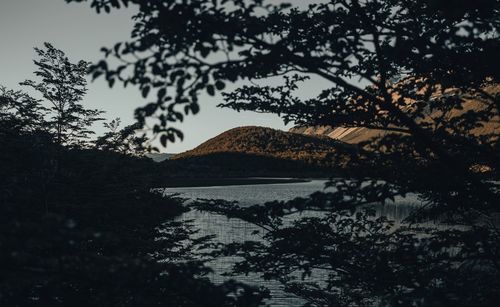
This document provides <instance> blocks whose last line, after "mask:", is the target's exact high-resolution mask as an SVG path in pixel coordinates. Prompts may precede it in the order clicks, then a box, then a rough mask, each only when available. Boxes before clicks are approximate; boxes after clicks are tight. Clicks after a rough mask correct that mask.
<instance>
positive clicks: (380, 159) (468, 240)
mask: <svg viewBox="0 0 500 307" xmlns="http://www.w3.org/2000/svg"><path fill="white" fill-rule="evenodd" d="M66 1H67V2H84V0H66ZM89 2H91V3H92V7H94V8H95V9H96V10H97V11H98V12H99V11H100V10H102V9H104V10H105V11H110V9H111V8H120V7H121V6H122V5H125V6H126V5H128V4H130V3H133V4H135V5H137V6H138V7H139V13H137V15H136V19H135V24H134V29H133V31H132V38H131V40H130V41H127V42H123V43H118V44H116V45H115V46H114V47H113V48H109V49H105V50H104V53H105V56H106V57H108V56H113V57H114V58H116V59H119V60H120V61H119V64H117V65H116V66H113V67H112V66H111V65H110V62H111V61H106V60H103V61H101V62H99V63H97V64H96V65H94V66H93V67H92V74H93V76H94V78H97V77H99V76H101V75H103V76H105V78H106V79H107V80H108V82H110V84H111V85H112V84H113V83H114V82H115V81H116V80H119V81H121V82H123V83H124V84H125V85H127V84H133V85H136V86H138V88H139V89H140V91H141V92H142V95H143V96H144V97H145V98H147V97H150V95H149V93H150V92H152V91H154V92H156V95H155V96H154V98H153V101H152V102H151V103H149V104H147V105H146V106H144V107H140V108H138V109H137V110H136V117H137V119H138V120H139V122H140V123H144V122H145V120H146V118H149V117H154V118H157V119H158V123H157V124H156V125H155V126H154V127H153V129H152V130H153V132H154V133H156V134H166V135H167V136H168V137H167V139H171V138H172V136H174V135H175V134H176V133H177V130H176V129H174V128H173V127H170V124H171V123H175V122H178V121H182V120H183V118H184V115H188V114H190V113H192V114H196V113H197V112H198V111H199V101H198V96H199V94H200V93H202V92H205V91H206V92H207V93H208V94H209V95H215V94H216V92H218V91H222V90H224V88H225V86H226V83H228V82H236V81H241V80H250V81H254V80H259V79H265V78H270V77H280V76H283V78H284V82H283V84H282V85H280V86H274V87H272V86H255V85H252V86H241V87H239V88H238V89H236V90H235V91H233V92H231V93H226V94H225V95H224V98H225V103H223V104H222V106H225V107H230V108H233V109H236V110H255V111H259V112H271V113H276V114H279V115H281V116H282V117H283V118H284V120H285V121H288V122H294V123H295V124H297V125H332V126H342V127H363V128H367V129H376V130H382V131H384V133H383V134H382V135H380V136H379V137H377V138H375V139H372V140H368V141H367V142H366V143H364V144H360V146H361V147H362V149H363V151H362V154H360V155H359V156H353V158H352V160H351V168H352V175H351V176H352V178H349V179H334V180H332V181H331V182H330V185H333V186H335V187H336V191H334V192H330V193H320V194H318V195H315V196H312V197H311V198H308V199H298V200H294V201H291V202H273V203H270V204H266V205H265V206H256V207H252V208H235V207H234V206H229V205H228V204H225V203H209V204H208V205H200V206H199V208H201V209H203V210H208V211H215V212H218V213H224V214H227V215H229V216H233V217H239V218H242V219H245V220H247V221H250V222H252V223H255V224H257V225H260V226H262V227H263V228H264V229H265V230H266V234H265V238H266V239H267V241H266V242H265V243H264V244H260V243H255V242H254V243H245V244H242V245H238V244H237V245H235V246H232V247H231V248H230V249H229V251H228V252H230V253H233V254H236V255H242V256H244V257H245V260H244V261H243V262H242V264H241V265H240V266H239V267H237V269H238V270H239V271H242V272H249V271H254V272H261V273H262V274H263V276H264V277H266V278H273V279H277V280H280V281H281V282H283V283H284V284H285V285H286V286H287V289H288V290H289V291H292V292H294V293H297V294H299V295H301V296H302V297H304V298H306V299H308V300H309V302H310V303H311V304H313V305H343V304H344V305H365V304H370V303H372V304H373V303H381V304H382V303H384V304H387V305H410V304H419V303H421V304H423V305H428V304H430V303H432V302H438V303H441V304H443V305H448V304H454V305H458V304H462V305H473V304H476V305H491V304H494V303H495V301H496V300H497V299H498V297H499V296H500V293H499V291H498V289H499V288H500V287H499V285H500V271H499V264H498V259H499V257H498V256H499V255H498V247H499V246H500V245H499V236H498V230H497V226H496V225H495V223H494V222H492V221H491V219H492V216H493V215H494V214H496V213H497V212H498V204H497V203H498V199H499V194H498V193H499V190H498V187H497V185H496V184H495V183H493V182H492V181H489V180H487V179H488V178H490V179H491V178H497V177H498V161H500V160H499V159H498V158H499V154H498V148H499V147H498V135H497V134H498V115H499V108H500V103H499V101H500V95H499V92H500V91H499V89H498V85H497V83H498V79H499V71H500V59H499V57H498V56H496V53H497V52H498V49H499V46H500V43H499V34H498V33H499V32H498V29H499V27H500V18H498V16H499V14H500V13H499V12H500V1H498V0H482V1H467V0H459V1H454V2H453V3H451V2H449V1H444V0H423V1H410V0H388V1H376V0H363V1H361V0H345V1H344V0H331V1H322V2H320V3H315V4H311V5H309V6H307V7H305V8H298V7H293V6H291V5H289V4H287V3H286V1H283V2H278V3H276V2H271V1H269V2H268V1H263V0H256V1H243V0H221V1H217V0H216V1H195V0H187V1H167V0H165V1H156V0H145V1H142V0H141V1H139V0H126V1H123V0H122V1H119V0H117V1H107V0H89ZM311 76H314V77H318V78H323V79H325V80H327V81H329V82H331V86H329V87H328V88H326V89H324V91H322V92H321V93H320V94H318V95H317V97H314V98H312V99H308V100H304V99H300V98H299V97H297V96H296V95H295V91H296V90H297V89H298V88H299V87H300V86H302V84H304V83H303V82H304V81H306V80H307V79H308V78H310V77H311ZM478 165H479V166H484V168H483V167H479V168H478V167H477V166H478ZM478 169H479V170H481V169H484V170H488V169H489V170H490V171H489V172H486V173H478V172H477V170H478ZM408 193H414V194H416V195H418V196H419V198H420V199H421V200H422V203H423V206H422V208H421V209H420V210H416V212H414V213H413V214H412V216H410V220H411V221H413V222H416V221H422V220H425V219H437V220H439V221H440V222H441V223H446V222H449V223H453V224H457V223H459V224H465V225H467V227H468V229H467V230H466V231H444V232H435V231H434V230H426V229H421V228H418V227H412V228H410V229H404V230H398V231H396V232H392V230H391V227H387V225H386V221H384V220H383V219H381V220H377V221H376V222H374V224H373V222H371V221H370V220H369V218H368V217H366V218H365V217H363V215H361V216H360V217H359V218H358V217H357V215H355V216H352V217H351V219H345V220H344V219H342V218H339V215H340V216H342V215H343V214H344V213H345V212H348V211H346V210H355V209H356V208H358V207H359V206H361V205H366V204H373V203H375V204H377V203H382V202H384V201H386V200H390V199H394V197H396V196H405V195H407V194H408ZM305 211H320V212H322V213H323V214H324V216H322V217H321V218H313V219H311V218H298V219H297V220H296V221H295V222H294V223H293V224H292V225H291V226H288V224H286V223H285V222H286V220H287V217H290V216H293V215H294V214H295V215H296V214H297V213H302V212H305ZM353 218H354V220H353ZM339 219H341V220H342V221H339ZM337 231H340V234H338V233H337ZM414 234H418V235H420V236H422V237H416V236H415V235H414ZM451 251H457V252H456V253H455V252H451ZM367 260H368V262H367ZM270 264H271V265H270ZM406 267H408V268H410V270H408V271H407V270H405V268H406ZM313 268H318V269H320V270H325V269H326V270H329V271H331V272H333V273H331V274H326V275H323V276H326V277H325V278H324V279H323V280H322V283H320V284H316V285H311V284H310V283H308V282H307V281H303V280H300V279H297V278H294V276H293V274H292V273H293V272H295V273H294V274H296V273H297V272H298V273H303V276H307V275H308V274H310V272H311V270H312V269H313ZM470 291H471V292H472V291H474V292H475V293H476V294H475V296H471V295H470V293H469V292H470Z"/></svg>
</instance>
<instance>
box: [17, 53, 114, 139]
mask: <svg viewBox="0 0 500 307" xmlns="http://www.w3.org/2000/svg"><path fill="white" fill-rule="evenodd" d="M44 47H45V48H44V49H40V48H35V51H36V53H37V55H38V57H39V60H35V61H34V63H35V65H36V66H37V67H38V70H37V71H35V75H36V76H37V77H39V78H40V79H41V81H39V82H36V81H33V80H26V81H24V82H22V83H21V85H25V86H29V87H32V88H33V89H35V90H36V91H38V92H40V93H41V94H42V95H43V98H44V99H45V100H46V101H47V102H48V103H50V108H49V110H50V117H51V118H50V121H47V122H46V124H47V125H48V127H49V128H50V131H51V133H54V134H55V135H56V141H57V143H58V144H63V145H67V146H71V145H82V144H84V142H85V140H86V139H88V138H89V135H91V134H93V133H94V132H93V131H92V130H89V128H90V126H91V125H92V124H93V123H94V122H96V121H100V120H102V118H100V117H99V116H100V115H101V114H102V113H104V112H103V111H99V110H91V109H86V108H84V106H83V105H82V104H81V103H80V101H81V100H82V99H83V96H84V95H85V93H86V92H87V88H86V85H87V80H86V79H85V77H86V75H87V71H88V67H89V63H88V62H85V61H83V60H82V61H79V62H78V63H76V64H73V63H71V62H70V61H69V59H68V58H67V57H66V55H65V53H64V52H63V51H61V50H59V49H56V48H55V47H54V46H52V45H51V44H49V43H45V44H44Z"/></svg>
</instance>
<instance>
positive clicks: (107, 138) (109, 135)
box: [95, 118, 147, 156]
mask: <svg viewBox="0 0 500 307" xmlns="http://www.w3.org/2000/svg"><path fill="white" fill-rule="evenodd" d="M120 123H121V120H120V118H115V119H113V120H112V121H110V122H109V123H104V127H105V128H107V129H108V132H106V133H105V134H104V135H103V136H101V137H98V138H97V140H96V141H95V146H96V147H97V148H98V149H101V150H111V151H115V152H118V153H122V154H128V155H136V156H142V155H144V154H145V153H146V151H147V150H146V148H145V146H144V144H145V143H146V141H147V139H146V137H144V136H142V137H141V136H138V135H137V131H138V130H140V128H141V127H140V125H138V124H137V123H136V124H132V125H128V126H126V127H124V128H122V129H120Z"/></svg>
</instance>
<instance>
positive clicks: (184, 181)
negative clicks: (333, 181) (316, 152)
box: [164, 177, 312, 188]
mask: <svg viewBox="0 0 500 307" xmlns="http://www.w3.org/2000/svg"><path fill="white" fill-rule="evenodd" d="M311 180H312V179H311V178H307V179H306V178H261V177H259V178H252V177H247V178H178V179H175V180H173V181H172V182H168V183H166V184H165V186H164V187H165V188H195V187H213V186H233V185H257V184H279V183H300V182H310V181H311Z"/></svg>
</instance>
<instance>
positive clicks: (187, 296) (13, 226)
mask: <svg viewBox="0 0 500 307" xmlns="http://www.w3.org/2000/svg"><path fill="white" fill-rule="evenodd" d="M39 55H40V56H41V57H42V59H41V61H39V62H38V64H37V65H38V66H39V68H40V70H39V71H38V73H40V74H44V78H43V79H42V81H41V83H39V84H38V85H36V87H37V88H38V89H40V90H41V91H42V92H43V96H44V100H38V99H35V98H32V97H31V96H29V95H27V94H25V93H23V92H15V91H11V90H7V89H5V88H2V89H1V92H0V147H1V148H2V151H1V152H0V272H1V273H0V305H1V306H156V305H158V306H165V304H167V305H168V306H202V305H203V306H205V305H209V306H234V305H241V304H243V305H247V304H250V305H252V304H254V303H255V302H259V301H260V300H261V298H262V297H263V294H262V293H261V292H256V291H254V290H253V289H251V288H249V287H247V286H245V285H241V284H238V283H236V282H227V283H225V284H223V285H219V286H215V285H213V284H212V283H210V281H209V280H208V279H207V278H206V277H204V276H205V275H206V274H207V273H208V272H209V270H208V269H207V268H206V267H205V266H204V262H203V259H202V258H200V257H198V258H196V259H194V258H193V257H192V253H193V252H194V251H195V250H198V249H202V248H203V246H205V247H206V245H204V244H206V241H207V240H208V238H201V239H198V240H196V241H193V240H192V239H190V235H192V234H193V230H192V229H191V226H190V225H189V224H187V223H182V222H174V221H173V219H174V218H175V217H176V216H178V215H180V214H181V213H182V212H185V211H186V210H187V209H186V208H185V207H184V206H183V205H182V203H183V200H181V199H176V198H163V197H162V196H161V195H158V194H152V193H151V192H150V189H151V187H155V186H157V185H161V184H162V183H161V178H162V171H163V170H164V169H162V168H159V167H158V164H156V163H154V162H153V161H151V160H149V159H147V158H140V157H137V155H139V154H140V153H141V150H140V148H139V147H135V145H140V144H132V143H133V142H134V141H135V139H134V136H133V134H131V133H130V131H128V130H131V131H132V132H133V131H134V130H133V129H130V128H126V129H125V130H121V131H120V130H118V129H115V128H114V127H111V128H112V129H110V130H111V131H110V132H109V133H107V134H106V135H105V136H103V137H101V138H98V139H97V140H96V141H91V140H90V138H89V137H88V134H90V133H91V131H90V130H88V129H89V127H90V124H91V121H87V119H88V118H89V112H90V111H89V110H86V109H85V108H84V106H83V105H81V104H80V100H81V97H82V95H83V94H84V93H85V82H84V79H83V77H84V76H85V74H86V69H83V68H82V69H81V70H78V69H76V67H77V66H73V64H72V63H71V62H69V60H68V59H67V58H66V57H65V55H64V54H63V53H62V52H61V51H59V50H57V49H55V48H54V47H53V46H51V45H46V46H45V48H44V49H43V50H39ZM51 61H52V62H51ZM47 63H52V64H51V65H48V64H47ZM54 63H56V64H54ZM86 65H87V64H85V63H83V62H80V63H79V64H78V67H79V66H86ZM65 69H67V70H65ZM68 75H72V77H68ZM75 80H78V81H79V82H80V83H78V82H77V83H78V84H75ZM30 84H32V85H33V84H35V83H34V82H32V83H30ZM54 89H55V90H54ZM48 103H52V105H53V106H54V108H52V109H49V108H46V107H44V105H47V104H48ZM91 113H92V114H98V113H99V112H98V111H95V112H94V111H92V112H91ZM109 125H111V126H116V125H117V123H116V121H115V122H112V123H111V124H109ZM127 129H128V130H127ZM207 297H210V300H209V301H207V300H206V298H207Z"/></svg>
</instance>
